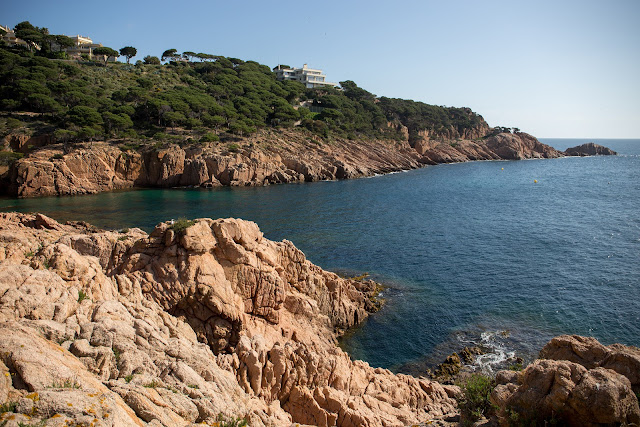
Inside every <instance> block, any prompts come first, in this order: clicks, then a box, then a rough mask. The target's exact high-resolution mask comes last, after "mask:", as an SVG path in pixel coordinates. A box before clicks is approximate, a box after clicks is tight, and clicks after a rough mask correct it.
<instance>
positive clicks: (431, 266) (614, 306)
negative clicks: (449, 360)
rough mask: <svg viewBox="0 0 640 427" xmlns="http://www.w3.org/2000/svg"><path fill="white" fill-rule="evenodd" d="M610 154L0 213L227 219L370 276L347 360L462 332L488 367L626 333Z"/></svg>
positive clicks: (621, 224)
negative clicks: (550, 345) (374, 301)
mask: <svg viewBox="0 0 640 427" xmlns="http://www.w3.org/2000/svg"><path fill="white" fill-rule="evenodd" d="M541 140H542V142H544V143H546V144H549V145H551V146H553V147H555V148H558V149H560V150H563V149H566V148H568V147H571V146H575V145H579V144H582V143H585V142H595V143H598V144H601V145H605V146H608V147H610V148H612V149H613V150H616V151H617V152H618V153H619V155H618V156H596V157H568V158H560V159H541V160H521V161H482V162H469V163H459V164H443V165H438V166H429V167H425V168H423V169H418V170H412V171H407V172H399V173H393V174H388V175H382V176H375V177H370V178H363V179H355V180H347V181H330V182H329V181H327V182H315V183H304V184H287V185H275V186H269V187H250V188H228V187H227V188H216V189H184V188H181V189H144V190H134V191H122V192H111V193H103V194H98V195H90V196H77V197H47V198H39V199H0V211H20V212H41V213H44V214H46V215H49V216H51V217H53V218H55V219H57V220H59V221H66V220H82V221H87V222H89V223H92V224H94V225H96V226H98V227H102V228H109V229H122V228H131V227H140V228H142V229H144V230H147V231H150V230H152V229H153V227H154V226H155V225H156V224H157V223H159V222H161V221H166V220H170V219H178V218H181V217H185V218H201V217H209V218H219V217H237V218H243V219H247V220H251V221H255V222H256V223H257V224H258V225H259V226H260V229H261V230H262V231H263V232H264V234H265V236H266V237H267V238H269V239H272V240H282V239H288V240H291V241H292V242H293V243H294V244H295V245H296V246H297V247H298V248H300V249H301V250H302V251H304V252H305V254H306V255H307V257H308V259H310V260H311V261H312V262H314V263H315V264H318V265H319V266H321V267H322V268H324V269H328V270H332V271H336V272H338V273H340V274H343V275H345V276H352V275H353V276H355V275H360V274H363V273H368V274H369V277H370V278H372V279H374V280H377V281H379V282H381V283H382V284H384V286H385V289H384V291H383V292H382V297H383V298H384V300H385V304H384V306H383V308H382V310H381V311H379V312H378V313H376V314H374V315H372V316H370V317H369V318H368V319H367V320H366V321H364V322H363V323H362V324H361V325H360V326H358V327H356V328H354V329H352V330H350V331H349V332H348V333H347V334H346V335H345V336H344V337H343V338H342V339H341V340H340V345H341V347H342V348H343V349H344V350H345V351H347V352H348V353H349V354H350V355H351V357H352V358H354V359H362V360H365V361H367V362H369V363H370V364H371V365H373V366H381V367H384V368H388V369H391V370H392V371H395V372H405V373H412V374H421V373H423V372H424V371H425V370H426V369H428V368H430V367H433V366H434V365H435V364H437V363H439V362H441V361H442V360H444V358H445V357H446V356H447V355H448V354H450V353H452V352H454V351H459V350H460V349H461V348H463V347H465V346H474V345H480V346H482V347H483V348H484V349H485V350H486V351H487V353H486V354H485V355H483V356H481V357H479V358H478V359H477V360H476V362H475V364H474V366H472V367H471V368H472V369H482V370H484V371H485V372H489V373H490V372H493V371H495V370H497V369H499V368H501V367H504V366H505V364H509V363H512V361H513V360H515V359H514V358H516V357H520V358H522V359H523V360H524V361H525V363H526V362H527V361H530V360H532V359H534V358H535V357H536V356H537V354H538V352H539V350H540V349H541V348H542V346H544V344H545V343H546V342H548V341H549V339H551V338H552V337H554V336H556V335H560V334H579V335H587V336H593V337H596V338H597V339H598V340H600V341H601V342H602V343H604V344H611V343H622V344H627V345H634V346H640V140H621V139H611V140H609V139H606V140H598V139H541Z"/></svg>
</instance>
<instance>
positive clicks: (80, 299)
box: [78, 289, 89, 302]
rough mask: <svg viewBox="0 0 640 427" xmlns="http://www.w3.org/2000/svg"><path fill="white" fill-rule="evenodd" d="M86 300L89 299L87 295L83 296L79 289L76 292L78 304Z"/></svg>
mask: <svg viewBox="0 0 640 427" xmlns="http://www.w3.org/2000/svg"><path fill="white" fill-rule="evenodd" d="M86 299H89V296H88V295H87V294H85V293H84V291H83V290H82V289H80V290H79V291H78V302H82V301H84V300H86Z"/></svg>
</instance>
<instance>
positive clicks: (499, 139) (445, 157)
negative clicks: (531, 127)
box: [414, 132, 563, 164]
mask: <svg viewBox="0 0 640 427" xmlns="http://www.w3.org/2000/svg"><path fill="white" fill-rule="evenodd" d="M414 148H415V149H416V151H417V152H418V153H419V154H420V155H421V156H422V158H421V160H422V161H423V162H424V163H428V164H438V163H454V162H468V161H472V160H522V159H540V158H556V157H562V156H563V154H562V153H561V152H560V151H558V150H556V149H554V148H553V147H550V146H548V145H545V144H543V143H541V142H540V141H538V140H537V139H536V138H534V137H533V136H531V135H529V134H526V133H523V132H517V133H500V134H497V135H493V136H490V137H488V138H486V139H476V140H456V141H446V142H442V141H432V140H428V139H423V140H421V141H419V142H417V143H416V144H415V146H414Z"/></svg>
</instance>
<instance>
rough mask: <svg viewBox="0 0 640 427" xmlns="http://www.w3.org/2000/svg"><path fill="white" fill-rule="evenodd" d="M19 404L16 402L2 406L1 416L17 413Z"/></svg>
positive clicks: (0, 408)
mask: <svg viewBox="0 0 640 427" xmlns="http://www.w3.org/2000/svg"><path fill="white" fill-rule="evenodd" d="M17 406H18V404H17V403H16V402H7V403H4V404H2V405H0V414H3V413H5V412H15V411H16V407H17Z"/></svg>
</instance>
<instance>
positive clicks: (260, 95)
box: [0, 21, 486, 141]
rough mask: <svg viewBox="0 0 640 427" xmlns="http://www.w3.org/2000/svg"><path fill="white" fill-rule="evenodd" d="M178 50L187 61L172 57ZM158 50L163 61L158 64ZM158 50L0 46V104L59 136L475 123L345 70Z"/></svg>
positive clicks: (29, 30) (440, 129)
mask: <svg viewBox="0 0 640 427" xmlns="http://www.w3.org/2000/svg"><path fill="white" fill-rule="evenodd" d="M18 27H19V29H20V31H21V32H23V33H21V34H27V35H32V36H33V37H32V40H33V41H34V42H35V40H36V39H38V37H41V38H40V39H38V40H40V41H41V42H42V40H45V38H44V37H45V36H47V35H48V31H45V30H46V29H38V28H37V27H34V26H32V25H31V24H30V23H28V22H26V21H25V22H24V23H21V24H19V26H16V28H18ZM36 33H37V34H36ZM45 33H46V34H45ZM55 37H56V38H55V40H56V43H58V40H62V44H61V43H58V46H62V45H63V44H64V43H66V41H65V40H64V39H63V38H60V39H58V38H57V37H58V36H55ZM42 43H44V42H42ZM45 50H46V49H45ZM50 53H51V52H50ZM93 53H94V54H95V55H97V56H100V55H102V56H103V57H104V60H105V64H106V61H107V60H108V58H109V57H117V56H119V55H118V52H117V51H115V50H114V49H111V48H109V47H99V48H96V49H94V50H93ZM120 53H121V54H122V56H125V57H127V62H129V59H130V58H131V57H133V56H135V55H136V54H137V50H136V49H135V48H133V47H132V46H125V47H123V48H122V49H120ZM185 57H186V59H188V60H189V61H188V62H187V61H178V60H179V59H181V58H185ZM194 58H196V59H198V60H199V61H195V62H192V60H193V59H194ZM161 59H162V60H163V61H166V60H169V61H171V62H169V63H167V64H164V65H163V64H162V63H161ZM161 59H160V58H158V57H156V56H150V55H147V56H145V57H144V59H143V61H138V63H136V66H135V67H131V66H127V65H124V64H121V63H115V64H112V65H111V66H109V67H107V68H102V67H95V66H94V65H92V64H91V63H86V62H79V63H75V62H66V61H65V62H62V61H51V60H49V59H47V58H45V57H42V55H41V54H40V51H38V52H28V51H27V50H25V49H24V48H22V49H17V48H16V49H13V48H9V47H0V111H27V112H35V113H39V115H40V117H41V120H44V121H46V122H48V123H50V124H51V125H52V126H53V127H56V128H57V129H58V131H56V135H57V136H59V137H60V138H63V139H64V140H65V141H73V140H80V139H82V138H89V139H91V138H97V137H119V136H128V137H132V138H143V137H148V138H151V137H155V135H158V134H163V133H165V132H168V133H180V132H184V133H187V134H188V133H193V134H195V135H196V136H198V139H199V140H200V139H201V138H200V136H201V135H205V134H207V135H209V136H207V137H206V138H204V140H209V141H215V140H216V138H214V137H213V136H211V135H215V136H217V135H221V136H222V135H223V134H227V135H229V134H230V135H239V136H245V135H247V134H250V133H253V132H256V131H257V130H259V129H262V128H268V127H276V128H277V127H287V128H290V127H301V128H304V129H306V130H308V131H310V132H313V133H315V134H317V135H320V136H321V137H323V138H325V139H329V138H331V137H333V136H341V137H346V138H351V139H355V138H378V139H392V140H393V139H404V138H406V133H403V131H401V128H402V127H403V126H404V127H406V129H408V131H409V137H410V139H411V138H413V139H414V140H415V138H417V135H418V133H420V132H421V131H423V130H429V131H430V132H431V133H432V135H438V134H439V133H440V134H444V133H445V132H448V131H450V130H451V129H455V130H458V131H459V132H461V133H462V131H464V130H465V129H469V128H472V127H474V126H479V125H482V124H484V121H483V119H482V117H481V116H479V115H477V114H475V113H473V112H472V111H471V110H469V109H465V108H453V107H440V106H434V105H428V104H425V103H421V102H414V101H409V100H402V99H393V98H385V97H381V98H378V97H376V96H375V95H374V94H372V93H370V92H368V91H367V90H365V89H363V88H360V87H358V85H357V84H356V83H355V82H353V81H350V80H347V81H343V82H341V83H340V85H341V88H333V87H326V88H316V89H307V88H306V87H305V86H304V85H303V84H302V83H300V82H296V81H284V82H280V81H278V80H276V77H275V73H274V72H273V71H272V70H271V68H270V67H268V66H266V65H262V64H259V63H257V62H255V61H245V60H241V59H238V58H228V57H224V56H218V55H212V54H207V53H194V52H192V51H186V52H183V53H182V54H180V53H178V51H177V50H176V49H168V50H166V51H165V52H163V54H162V58H161ZM485 125H486V124H485ZM404 132H406V130H405V131H404Z"/></svg>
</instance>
